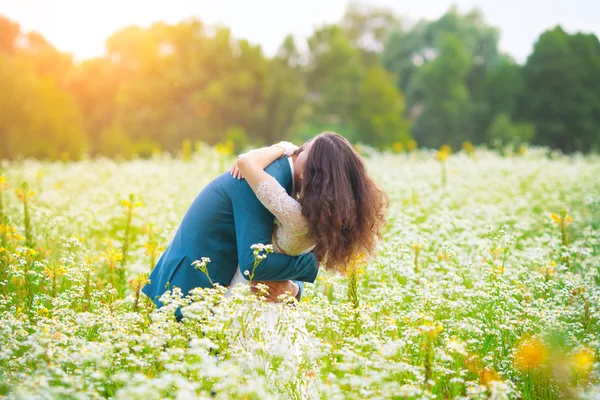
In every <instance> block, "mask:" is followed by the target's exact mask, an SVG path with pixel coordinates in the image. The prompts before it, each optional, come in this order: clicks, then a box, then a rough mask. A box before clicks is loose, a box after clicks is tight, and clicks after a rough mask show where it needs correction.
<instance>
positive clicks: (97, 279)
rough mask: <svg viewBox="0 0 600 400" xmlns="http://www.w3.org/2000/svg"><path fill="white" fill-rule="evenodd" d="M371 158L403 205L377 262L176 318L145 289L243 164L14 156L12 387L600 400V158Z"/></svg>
mask: <svg viewBox="0 0 600 400" xmlns="http://www.w3.org/2000/svg"><path fill="white" fill-rule="evenodd" d="M399 150H401V149H399ZM361 153H362V154H363V155H364V157H365V160H366V162H367V164H368V167H369V170H370V171H371V173H372V175H373V176H374V177H375V178H376V180H377V181H378V182H379V183H380V185H381V186H382V187H383V188H384V189H385V190H386V192H387V193H388V195H389V197H390V201H391V206H390V209H389V214H388V224H387V225H386V229H385V235H384V240H383V242H382V243H381V248H380V252H379V254H378V255H377V257H375V258H373V259H369V260H362V261H361V260H358V261H357V262H356V263H355V264H354V265H352V266H350V268H349V273H348V274H347V275H345V276H342V275H339V274H337V275H336V274H331V273H326V272H323V271H322V272H321V273H320V275H319V277H318V279H317V281H316V282H315V283H314V284H307V285H306V286H305V293H304V296H303V298H302V301H301V302H299V303H297V304H295V305H290V304H288V303H289V302H282V303H280V304H278V305H275V306H273V305H270V304H266V303H265V302H264V301H262V300H261V299H259V298H257V297H255V296H253V295H252V294H250V293H248V290H247V288H244V287H239V288H238V290H237V294H236V295H235V296H233V297H230V298H223V296H222V293H223V288H219V287H216V288H213V289H203V290H196V291H195V292H194V294H193V296H191V298H189V299H182V298H181V296H180V293H178V291H177V290H176V289H175V290H174V291H173V293H170V294H169V295H168V296H165V297H164V301H165V303H167V305H166V306H165V307H163V308H161V309H159V310H156V309H155V307H154V306H153V304H152V303H151V302H150V301H149V299H147V298H145V297H144V295H143V294H141V295H140V289H141V287H142V286H143V285H144V284H145V283H146V282H147V276H148V273H149V272H150V271H151V269H152V267H153V266H154V264H155V262H156V260H157V259H158V257H159V256H160V254H161V251H163V250H164V248H165V247H166V246H167V245H168V244H169V241H170V240H171V238H172V236H173V234H174V232H175V230H176V229H177V226H178V225H179V222H180V220H181V218H182V216H183V214H184V213H185V211H186V210H187V207H188V206H189V204H190V203H191V201H192V200H193V199H194V197H195V196H196V195H197V193H198V192H199V191H200V190H201V189H202V187H203V186H204V185H205V184H207V183H208V182H209V181H210V180H211V179H212V178H214V177H215V176H216V175H217V174H219V173H221V172H223V171H225V170H226V168H227V167H229V166H231V164H232V162H233V158H231V157H230V156H229V155H228V154H227V152H225V151H223V149H222V148H211V147H208V146H200V147H199V148H197V149H196V150H195V151H194V152H189V151H188V153H184V154H183V155H182V156H179V157H172V156H169V155H168V154H159V153H157V154H155V155H154V157H153V158H151V159H145V160H144V159H134V160H129V161H124V160H123V161H113V160H108V159H95V160H82V161H78V162H68V161H65V162H42V161H34V160H29V159H27V160H20V161H12V162H8V161H5V162H2V164H1V167H2V170H1V172H0V175H1V176H2V177H1V178H0V217H1V218H2V222H1V224H0V395H3V396H6V397H8V398H14V399H24V398H40V399H41V398H44V399H45V398H61V399H81V398H86V399H87V398H89V399H95V398H116V399H163V398H173V399H187V398H205V399H210V398H216V399H230V398H243V399H268V398H292V399H304V398H307V399H346V398H348V399H359V398H360V399H366V398H369V399H371V398H372V399H384V398H396V399H398V398H411V399H433V398H435V399H509V398H510V399H512V398H522V399H575V398H584V399H598V398H600V362H599V353H600V178H599V177H600V158H599V157H598V156H597V155H588V156H581V155H572V156H566V155H562V154H560V153H558V152H551V151H549V150H547V149H545V148H530V149H528V151H522V152H520V153H517V154H502V155H501V154H499V153H497V152H492V151H488V150H485V149H479V148H477V149H473V148H470V147H467V148H466V149H465V150H463V151H460V152H458V153H455V154H451V155H449V154H448V153H447V152H446V153H445V152H439V153H436V152H434V151H427V150H418V149H417V150H413V151H410V152H399V153H398V154H395V153H382V152H376V151H373V150H371V149H369V148H362V149H361ZM190 268H192V266H190ZM258 268H260V265H259V266H258ZM179 306H182V312H183V314H184V316H185V318H184V320H183V322H182V323H178V322H176V321H175V318H174V310H175V309H176V308H177V307H179ZM273 308H275V314H274V315H277V316H278V321H277V325H276V328H277V330H276V331H273V330H272V329H270V328H269V327H268V324H267V323H266V322H265V318H264V315H265V312H270V311H266V310H271V309H273Z"/></svg>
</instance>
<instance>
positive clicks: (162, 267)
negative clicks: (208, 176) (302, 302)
mask: <svg viewBox="0 0 600 400" xmlns="http://www.w3.org/2000/svg"><path fill="white" fill-rule="evenodd" d="M265 171H266V172H267V173H268V174H269V175H271V176H273V177H274V178H275V179H276V180H277V181H278V182H279V183H280V184H281V185H282V186H283V187H284V188H285V190H286V191H287V192H288V194H290V193H292V182H293V177H292V171H291V168H290V165H289V161H288V160H287V158H286V157H283V158H280V159H278V160H276V161H274V162H273V163H272V164H271V165H269V166H268V167H267V168H266V169H265ZM273 222H274V216H273V214H271V213H270V212H269V211H268V210H267V209H266V208H265V207H264V206H263V205H262V203H261V202H260V201H259V200H258V198H257V197H256V195H255V194H254V192H253V191H252V188H251V187H250V185H248V183H247V182H246V181H245V180H239V179H233V178H232V177H231V175H230V174H229V172H226V173H224V174H223V175H220V176H218V177H217V178H215V179H214V180H213V181H211V182H210V183H209V184H208V185H207V186H206V187H205V188H204V189H203V190H202V191H201V192H200V194H198V196H197V197H196V199H195V200H194V201H193V202H192V205H191V206H190V208H189V209H188V210H187V212H186V214H185V216H184V217H183V220H182V221H181V225H180V226H179V228H178V229H177V233H176V234H175V238H174V239H173V241H172V242H171V244H170V245H169V247H168V248H167V249H166V250H165V252H164V253H163V254H162V256H161V257H160V260H158V263H157V264H156V266H155V267H154V270H153V271H152V273H151V274H150V283H149V284H148V285H146V286H145V287H144V288H143V289H142V291H143V292H144V293H145V294H146V295H147V296H148V297H150V298H151V299H152V300H153V301H154V302H155V303H156V304H157V306H159V307H160V306H162V303H161V302H160V300H159V298H160V296H162V294H163V293H164V292H165V291H166V290H171V289H172V288H173V287H175V286H176V287H179V288H180V289H181V290H182V292H183V294H184V295H187V294H188V292H189V291H190V290H191V289H193V288H196V287H211V284H210V282H209V280H208V277H207V276H206V275H205V274H204V273H203V272H201V271H199V270H197V269H196V268H194V266H192V262H194V261H195V260H200V259H201V258H202V257H208V258H210V260H211V262H210V263H208V265H207V267H208V273H209V275H210V278H211V280H212V281H213V282H215V283H219V284H221V285H228V284H229V282H230V281H231V279H232V278H233V275H234V273H235V269H236V267H237V265H238V264H239V265H240V270H241V271H242V273H243V272H244V271H246V270H250V271H252V267H253V266H254V255H253V250H252V249H251V248H250V246H252V245H253V244H257V243H263V244H270V243H271V241H272V234H273ZM317 272H318V263H317V260H316V258H315V256H314V255H313V254H312V253H308V254H304V255H301V256H296V257H292V256H286V255H283V254H278V253H271V254H269V256H268V257H267V258H266V259H265V260H263V261H262V262H261V263H260V264H259V266H258V267H257V268H256V271H255V275H254V280H255V281H282V280H294V281H297V282H296V283H298V286H299V287H300V295H301V294H302V291H303V285H302V282H314V281H315V279H316V277H317ZM244 276H246V275H244Z"/></svg>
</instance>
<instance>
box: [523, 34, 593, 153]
mask: <svg viewBox="0 0 600 400" xmlns="http://www.w3.org/2000/svg"><path fill="white" fill-rule="evenodd" d="M524 75H525V84H526V88H527V101H526V102H524V110H523V115H522V117H523V118H525V119H527V120H529V121H531V122H533V123H534V124H535V125H536V127H537V133H538V135H537V140H536V143H538V144H542V145H547V146H550V147H553V148H560V149H563V150H566V151H587V150H589V149H591V148H594V147H596V148H598V147H600V135H599V134H598V132H600V79H599V77H600V42H599V41H598V38H597V37H596V36H595V35H592V34H589V35H587V34H582V33H578V34H575V35H569V34H568V33H566V32H565V31H564V30H563V29H562V28H561V27H556V28H554V29H552V30H549V31H546V32H544V33H543V34H542V35H541V36H540V38H539V40H538V41H537V43H536V44H535V46H534V50H533V53H532V54H531V56H530V57H529V59H528V60H527V64H526V65H525V67H524Z"/></svg>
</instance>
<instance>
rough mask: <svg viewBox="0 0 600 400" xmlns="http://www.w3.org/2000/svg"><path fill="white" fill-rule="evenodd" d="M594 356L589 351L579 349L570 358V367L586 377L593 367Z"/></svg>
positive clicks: (592, 352) (591, 351)
mask: <svg viewBox="0 0 600 400" xmlns="http://www.w3.org/2000/svg"><path fill="white" fill-rule="evenodd" d="M594 360H595V354H594V351H593V350H590V349H586V348H584V349H580V350H578V351H577V352H575V353H574V354H573V356H572V357H571V365H572V366H573V369H574V370H575V371H577V372H578V373H580V374H582V375H587V374H589V373H590V372H591V371H592V367H593V366H594Z"/></svg>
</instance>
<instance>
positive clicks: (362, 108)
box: [353, 66, 410, 148]
mask: <svg viewBox="0 0 600 400" xmlns="http://www.w3.org/2000/svg"><path fill="white" fill-rule="evenodd" d="M358 92H359V93H358V107H357V110H356V113H355V115H354V116H353V124H354V127H355V129H356V131H358V132H360V133H361V135H360V140H361V141H363V142H364V143H367V144H370V145H373V146H376V147H380V148H382V147H388V146H390V145H392V144H393V143H396V142H400V143H403V144H406V143H407V142H408V141H409V140H410V136H409V133H408V122H407V121H406V120H405V119H404V117H403V114H404V97H403V96H402V94H401V93H400V92H399V91H398V90H397V89H396V87H395V86H394V80H393V79H392V77H391V76H390V74H389V73H388V72H387V71H385V70H384V69H383V68H382V67H380V66H374V67H372V68H370V69H369V70H368V71H367V72H366V74H365V76H364V79H363V80H362V82H361V84H360V87H359V91H358Z"/></svg>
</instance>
